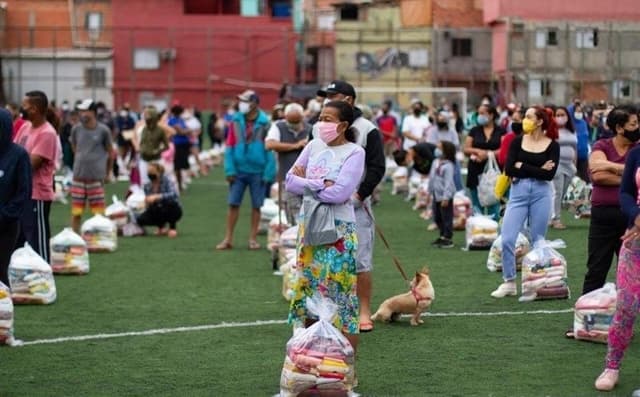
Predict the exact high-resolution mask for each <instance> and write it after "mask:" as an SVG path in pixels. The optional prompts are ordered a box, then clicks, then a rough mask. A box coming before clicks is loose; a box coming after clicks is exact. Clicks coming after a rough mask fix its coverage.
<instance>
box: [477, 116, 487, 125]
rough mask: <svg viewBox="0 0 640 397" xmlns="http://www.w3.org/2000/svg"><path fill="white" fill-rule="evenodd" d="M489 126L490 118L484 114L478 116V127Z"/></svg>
mask: <svg viewBox="0 0 640 397" xmlns="http://www.w3.org/2000/svg"><path fill="white" fill-rule="evenodd" d="M487 124H489V118H488V117H487V116H485V115H484V114H481V115H478V125H481V126H483V127H484V126H485V125H487Z"/></svg>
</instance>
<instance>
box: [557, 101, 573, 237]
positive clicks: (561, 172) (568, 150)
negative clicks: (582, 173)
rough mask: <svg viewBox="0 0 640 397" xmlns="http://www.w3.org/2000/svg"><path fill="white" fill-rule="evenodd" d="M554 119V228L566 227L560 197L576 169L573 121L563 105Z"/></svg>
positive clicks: (565, 190) (558, 108)
mask: <svg viewBox="0 0 640 397" xmlns="http://www.w3.org/2000/svg"><path fill="white" fill-rule="evenodd" d="M554 120H555V121H556V125H557V126H558V145H560V160H559V161H558V171H557V172H556V175H555V176H554V177H553V186H554V188H555V195H554V197H553V217H552V218H551V227H552V228H554V229H559V230H562V229H566V228H567V227H566V226H565V225H564V224H563V223H562V220H561V218H560V215H561V214H562V198H563V197H564V195H565V194H566V193H567V189H568V188H569V184H570V183H571V180H572V179H573V177H574V176H575V175H576V172H577V171H578V170H577V168H576V166H577V162H578V138H577V137H576V133H575V130H574V128H573V122H572V121H571V117H569V111H568V110H567V108H564V107H557V108H556V110H555V114H554Z"/></svg>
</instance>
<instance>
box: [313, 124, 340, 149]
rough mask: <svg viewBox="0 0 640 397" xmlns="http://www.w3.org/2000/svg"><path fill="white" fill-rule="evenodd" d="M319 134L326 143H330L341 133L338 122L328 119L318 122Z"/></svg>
mask: <svg viewBox="0 0 640 397" xmlns="http://www.w3.org/2000/svg"><path fill="white" fill-rule="evenodd" d="M318 134H319V138H320V139H321V140H322V141H323V142H324V143H326V144H329V143H331V142H333V141H335V139H336V138H337V137H338V135H340V134H339V133H338V123H331V122H328V121H319V122H318Z"/></svg>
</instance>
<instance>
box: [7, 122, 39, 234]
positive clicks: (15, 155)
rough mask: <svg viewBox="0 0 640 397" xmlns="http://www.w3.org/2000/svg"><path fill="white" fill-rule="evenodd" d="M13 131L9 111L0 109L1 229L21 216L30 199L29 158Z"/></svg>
mask: <svg viewBox="0 0 640 397" xmlns="http://www.w3.org/2000/svg"><path fill="white" fill-rule="evenodd" d="M12 134H13V122H12V120H11V114H10V113H9V112H8V111H7V110H5V109H0V228H1V227H2V226H3V225H5V224H7V223H9V222H15V221H17V220H18V219H20V217H21V216H22V210H23V208H24V206H25V204H26V203H27V202H28V201H29V200H30V199H31V160H30V159H29V155H28V154H27V151H26V150H24V148H23V147H22V146H20V145H17V144H15V143H13V142H12V141H11V135H12Z"/></svg>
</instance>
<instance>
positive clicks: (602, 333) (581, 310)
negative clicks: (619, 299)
mask: <svg viewBox="0 0 640 397" xmlns="http://www.w3.org/2000/svg"><path fill="white" fill-rule="evenodd" d="M615 311H616V285H615V284H614V283H607V284H605V285H604V287H602V288H599V289H597V290H594V291H591V292H589V293H586V294H584V295H582V296H581V297H580V298H578V300H577V301H576V304H575V309H574V316H573V336H574V338H576V339H581V340H586V341H591V342H598V343H607V338H608V336H609V327H610V326H611V322H612V320H613V315H614V313H615Z"/></svg>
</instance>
